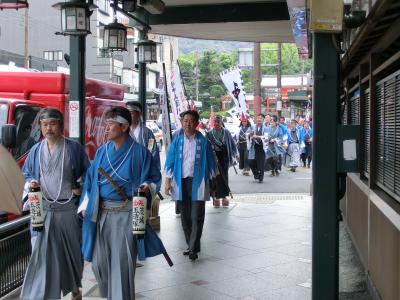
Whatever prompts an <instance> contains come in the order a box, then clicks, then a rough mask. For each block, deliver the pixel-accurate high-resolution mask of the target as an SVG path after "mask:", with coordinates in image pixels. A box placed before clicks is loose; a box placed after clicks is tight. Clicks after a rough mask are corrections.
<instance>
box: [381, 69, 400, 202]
mask: <svg viewBox="0 0 400 300" xmlns="http://www.w3.org/2000/svg"><path fill="white" fill-rule="evenodd" d="M396 120H397V123H398V120H400V71H399V72H396V73H394V74H392V75H390V76H388V77H386V78H384V79H382V80H381V81H379V82H378V83H377V118H376V121H377V128H376V135H377V136H376V143H377V145H376V155H377V157H376V164H377V166H376V172H377V178H376V184H377V185H378V186H379V187H381V188H382V189H383V190H385V191H386V192H387V193H389V194H390V195H391V196H393V197H394V198H396V199H397V200H399V201H400V160H399V159H398V158H397V159H396V156H398V155H399V154H398V153H400V131H399V130H398V128H396ZM396 129H397V130H396Z"/></svg>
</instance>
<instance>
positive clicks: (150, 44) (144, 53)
mask: <svg viewBox="0 0 400 300" xmlns="http://www.w3.org/2000/svg"><path fill="white" fill-rule="evenodd" d="M139 38H140V40H139V42H138V43H137V44H136V45H137V48H136V52H137V55H138V63H139V101H140V102H141V104H142V107H143V121H146V118H147V104H146V64H148V63H149V64H151V63H156V62H157V43H156V42H154V41H151V40H149V39H148V38H147V28H145V29H144V30H140V31H139Z"/></svg>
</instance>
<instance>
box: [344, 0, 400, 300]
mask: <svg viewBox="0 0 400 300" xmlns="http://www.w3.org/2000/svg"><path fill="white" fill-rule="evenodd" d="M355 2H357V5H358V7H360V8H362V9H366V10H367V13H368V19H367V21H366V22H365V23H364V24H363V25H362V26H361V27H360V28H357V29H354V30H352V33H351V34H352V37H353V39H352V43H351V45H350V48H346V49H345V50H346V51H347V53H346V54H345V55H343V56H342V61H341V63H342V66H341V76H342V80H341V90H340V95H341V104H342V113H343V114H342V122H343V124H351V125H359V126H360V140H359V145H360V153H359V154H360V155H359V160H360V169H359V172H360V173H357V174H355V173H354V174H348V177H347V193H346V198H345V199H344V200H342V201H341V203H340V207H341V209H342V211H343V215H344V219H345V222H346V223H347V224H348V227H349V229H350V231H351V236H352V238H353V241H354V244H355V246H356V248H357V250H358V252H359V254H360V257H361V260H362V262H363V264H364V267H365V271H366V274H368V278H369V279H370V282H371V284H372V286H373V287H374V288H375V289H376V292H377V295H378V296H379V297H380V298H381V299H384V300H387V299H388V300H392V299H393V300H394V299H400V247H399V246H400V244H399V243H400V185H399V184H398V183H399V182H400V161H399V159H398V157H399V156H398V155H399V153H400V123H399V122H398V120H400V110H399V108H400V94H399V93H398V90H399V88H400V44H399V40H400V32H399V30H397V29H396V28H397V27H396V26H397V25H396V24H397V22H398V20H397V19H398V16H399V14H400V6H399V5H398V1H383V0H381V1H368V0H358V1H354V2H353V6H354V3H355Z"/></svg>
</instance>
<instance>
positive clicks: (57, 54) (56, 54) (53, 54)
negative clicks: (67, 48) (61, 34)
mask: <svg viewBox="0 0 400 300" xmlns="http://www.w3.org/2000/svg"><path fill="white" fill-rule="evenodd" d="M43 58H44V59H46V60H58V61H61V60H63V52H62V51H44V52H43Z"/></svg>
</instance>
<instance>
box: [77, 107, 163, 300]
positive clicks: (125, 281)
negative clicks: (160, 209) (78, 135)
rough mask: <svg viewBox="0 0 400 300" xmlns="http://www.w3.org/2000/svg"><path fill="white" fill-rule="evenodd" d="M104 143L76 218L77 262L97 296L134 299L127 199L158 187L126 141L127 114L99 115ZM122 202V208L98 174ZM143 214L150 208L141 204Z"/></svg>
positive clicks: (141, 150) (138, 148)
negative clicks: (87, 267) (79, 229)
mask: <svg viewBox="0 0 400 300" xmlns="http://www.w3.org/2000/svg"><path fill="white" fill-rule="evenodd" d="M105 119H106V134H107V138H108V140H109V142H107V143H106V144H105V145H103V146H102V147H100V148H99V149H98V150H97V152H96V156H95V158H94V160H93V164H92V166H91V167H90V168H89V170H88V173H87V176H86V178H85V185H84V189H83V192H82V197H81V205H80V207H79V210H78V212H82V215H84V219H83V246H82V252H83V257H84V259H85V260H86V261H92V268H93V272H94V274H95V276H96V279H97V282H98V284H99V289H100V293H101V296H102V297H103V298H107V299H124V300H131V299H135V281H134V276H135V267H136V252H137V251H136V249H137V248H136V241H135V237H134V235H133V234H132V197H133V196H135V195H136V194H137V192H138V190H139V189H140V190H142V191H145V192H147V191H149V190H151V192H152V194H153V193H154V191H155V186H156V185H155V183H156V182H159V181H161V174H160V171H159V170H158V169H157V168H156V167H155V165H154V164H153V161H152V156H151V154H150V152H149V151H148V150H147V149H146V148H145V147H143V146H142V145H140V144H139V143H136V142H135V141H134V140H133V138H132V137H131V136H130V135H129V130H130V125H131V114H130V112H129V110H127V109H126V108H124V107H114V108H112V109H110V110H108V111H107V112H106V114H105ZM100 167H101V168H103V169H104V170H105V172H106V173H107V174H108V175H109V176H110V177H111V178H112V179H113V180H114V181H115V182H116V184H117V185H118V186H119V187H120V188H121V189H122V190H123V191H124V193H125V194H126V195H127V196H128V198H129V201H127V202H125V201H124V200H123V199H122V197H121V196H120V195H119V194H118V193H117V192H116V191H115V189H114V188H113V187H112V186H111V184H110V182H109V181H108V180H107V179H106V178H105V177H104V176H103V175H101V174H100V173H99V171H98V170H99V168H100ZM147 204H148V206H147V208H148V209H149V208H150V206H151V202H150V201H148V202H147Z"/></svg>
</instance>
